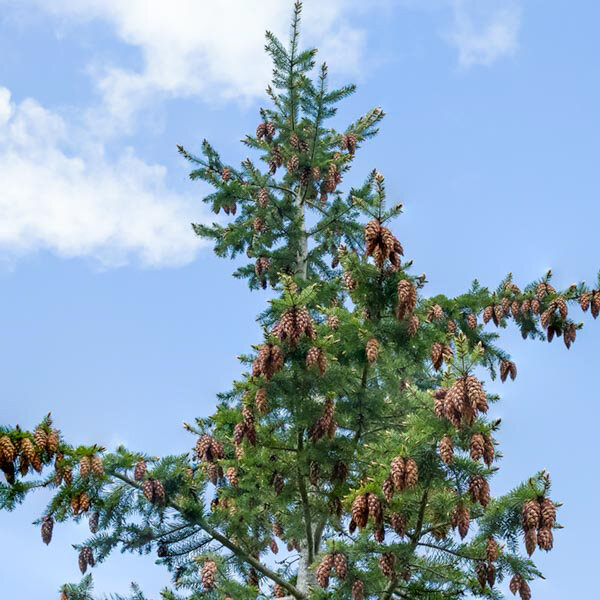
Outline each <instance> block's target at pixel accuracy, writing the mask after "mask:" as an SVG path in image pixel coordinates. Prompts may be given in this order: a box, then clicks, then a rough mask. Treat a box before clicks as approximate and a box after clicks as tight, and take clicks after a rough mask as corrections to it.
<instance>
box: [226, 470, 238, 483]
mask: <svg viewBox="0 0 600 600" xmlns="http://www.w3.org/2000/svg"><path fill="white" fill-rule="evenodd" d="M226 476H227V479H228V480H229V483H230V484H231V485H232V486H234V487H236V486H237V485H238V483H239V479H238V472H237V469H236V468H235V467H228V469H227V473H226Z"/></svg>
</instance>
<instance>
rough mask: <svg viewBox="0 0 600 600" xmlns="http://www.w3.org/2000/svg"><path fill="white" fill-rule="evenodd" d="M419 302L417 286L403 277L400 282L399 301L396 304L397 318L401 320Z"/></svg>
mask: <svg viewBox="0 0 600 600" xmlns="http://www.w3.org/2000/svg"><path fill="white" fill-rule="evenodd" d="M416 304H417V290H416V288H415V286H414V285H413V284H412V283H411V282H410V281H408V279H402V280H401V281H400V282H399V283H398V302H397V304H396V318H397V319H399V320H401V319H403V318H404V317H406V316H408V315H409V314H411V313H412V312H413V311H414V309H415V307H416Z"/></svg>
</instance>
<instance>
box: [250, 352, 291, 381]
mask: <svg viewBox="0 0 600 600" xmlns="http://www.w3.org/2000/svg"><path fill="white" fill-rule="evenodd" d="M283 364H284V358H283V352H282V351H281V348H280V347H279V346H278V345H277V344H263V345H262V346H261V347H260V350H259V351H258V356H257V357H256V360H255V361H254V364H253V365H252V375H253V376H254V377H259V376H260V375H263V376H264V377H265V379H266V380H267V381H269V380H270V379H271V377H273V375H274V374H275V373H277V371H281V369H283Z"/></svg>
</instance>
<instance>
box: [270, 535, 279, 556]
mask: <svg viewBox="0 0 600 600" xmlns="http://www.w3.org/2000/svg"><path fill="white" fill-rule="evenodd" d="M269 548H270V550H271V552H272V553H273V554H277V553H278V552H279V546H278V545H277V542H276V541H275V539H274V538H271V539H270V540H269Z"/></svg>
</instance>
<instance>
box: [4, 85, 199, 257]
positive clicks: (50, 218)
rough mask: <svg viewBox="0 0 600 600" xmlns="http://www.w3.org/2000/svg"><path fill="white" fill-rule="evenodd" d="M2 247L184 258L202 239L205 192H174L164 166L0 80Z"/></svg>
mask: <svg viewBox="0 0 600 600" xmlns="http://www.w3.org/2000/svg"><path fill="white" fill-rule="evenodd" d="M0 181H1V182H2V184H1V193H0V247H2V254H3V255H5V256H9V257H18V256H19V255H24V254H29V253H32V252H36V251H38V250H50V251H52V252H54V253H56V254H58V255H59V256H63V257H89V258H93V259H95V260H97V261H100V262H101V263H102V264H103V265H106V266H117V265H122V264H125V263H128V262H131V261H134V262H136V263H139V264H142V265H145V266H165V265H179V264H183V263H186V262H189V261H190V260H192V259H193V258H194V257H195V255H196V253H197V251H198V248H199V243H198V240H197V238H195V236H194V235H193V233H192V232H191V230H190V222H191V221H194V220H201V218H202V212H201V208H200V207H199V205H198V204H199V203H198V202H197V201H194V202H192V200H191V199H190V198H188V197H186V196H182V195H180V194H176V193H174V192H172V191H170V190H169V189H168V188H167V186H166V184H165V169H164V167H162V166H160V165H152V164H148V163H146V162H144V161H142V160H141V159H140V158H138V157H136V155H135V153H134V152H133V150H132V149H125V150H123V151H122V153H121V154H120V156H119V157H118V158H117V159H115V160H109V159H108V158H107V157H106V156H105V155H104V146H103V145H102V143H101V142H98V141H95V140H93V139H91V138H90V137H89V134H88V133H87V132H86V131H84V130H83V129H80V128H77V127H75V126H74V125H72V124H69V123H67V122H66V121H65V120H64V119H63V118H62V117H61V116H59V115H57V114H55V113H53V112H51V111H48V110H47V109H45V108H44V107H42V106H40V104H38V103H37V102H36V101H34V100H31V99H28V100H24V101H23V102H21V103H19V104H15V103H13V102H11V99H10V92H9V90H7V89H6V88H0Z"/></svg>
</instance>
